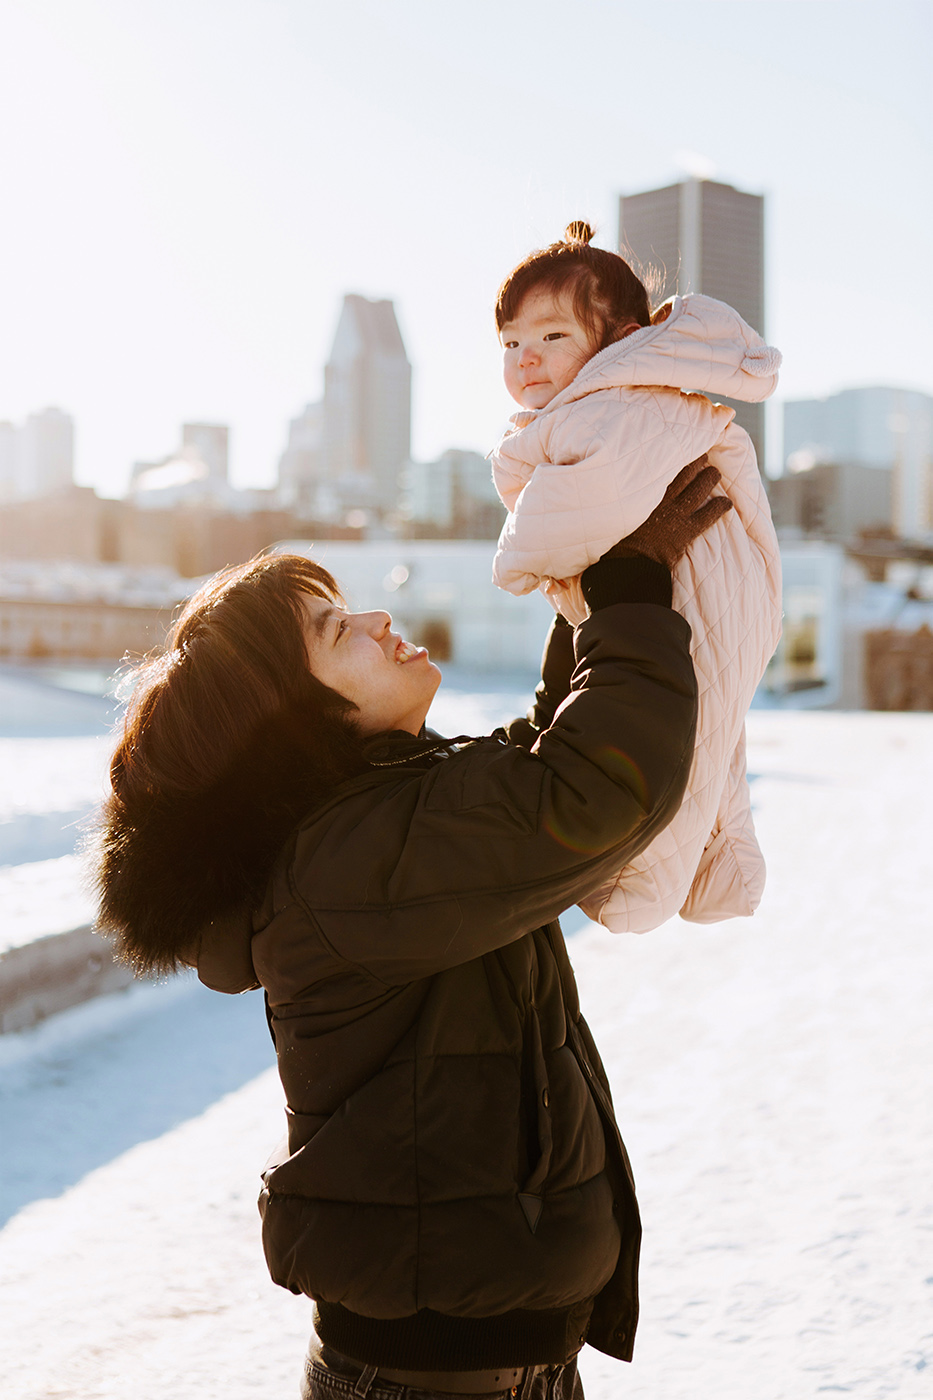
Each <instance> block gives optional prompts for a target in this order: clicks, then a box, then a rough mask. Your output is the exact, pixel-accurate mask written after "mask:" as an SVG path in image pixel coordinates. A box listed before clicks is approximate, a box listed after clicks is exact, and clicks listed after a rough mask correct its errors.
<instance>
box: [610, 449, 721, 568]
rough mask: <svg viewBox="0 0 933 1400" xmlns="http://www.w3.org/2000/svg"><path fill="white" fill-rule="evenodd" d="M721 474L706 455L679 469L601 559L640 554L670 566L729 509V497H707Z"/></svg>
mask: <svg viewBox="0 0 933 1400" xmlns="http://www.w3.org/2000/svg"><path fill="white" fill-rule="evenodd" d="M720 476H721V473H720V471H719V470H718V468H717V467H711V466H710V465H709V462H708V459H707V457H706V454H705V453H704V454H703V456H702V457H698V458H697V459H696V461H695V462H690V463H689V464H688V465H687V466H686V467H684V468H683V470H682V471H680V472H678V473H677V475H676V476H675V477H674V480H673V481H672V482H671V484H670V486H669V487H668V488H667V490H666V491H665V493H664V495H663V497H662V498H661V501H660V504H659V505H658V506H657V507H656V508H655V509H654V510H653V511H652V512H651V514H650V515H649V516H648V519H647V520H646V521H645V522H644V524H643V525H639V527H638V529H637V530H633V531H632V533H631V534H630V535H626V536H625V539H624V540H620V541H619V543H618V544H615V545H613V546H612V548H611V549H609V550H607V551H606V553H605V554H604V555H603V558H604V559H619V558H621V559H625V558H631V556H632V555H634V554H643V555H645V556H646V557H647V558H648V559H654V560H655V561H656V562H657V563H658V564H664V565H665V566H666V567H667V568H668V569H673V567H674V565H675V564H676V563H677V561H678V560H679V559H682V558H683V556H684V554H686V552H687V548H688V546H689V545H691V544H693V541H694V540H695V539H697V538H698V537H699V536H700V535H703V534H705V533H706V531H707V530H709V529H710V527H711V526H713V525H715V524H716V521H717V520H721V519H722V517H723V516H724V515H725V514H726V512H727V511H730V510H731V509H732V502H731V501H730V500H729V497H728V496H713V497H710V494H709V493H710V491H712V489H713V487H714V486H715V485H716V484H717V483H718V481H719V479H720Z"/></svg>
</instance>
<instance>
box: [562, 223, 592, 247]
mask: <svg viewBox="0 0 933 1400" xmlns="http://www.w3.org/2000/svg"><path fill="white" fill-rule="evenodd" d="M594 237H595V232H594V229H593V226H592V224H588V223H587V222H586V221H585V220H584V219H574V220H573V221H572V222H571V223H569V224H568V225H567V227H566V228H565V229H564V242H565V243H589V242H591V240H592V239H593V238H594Z"/></svg>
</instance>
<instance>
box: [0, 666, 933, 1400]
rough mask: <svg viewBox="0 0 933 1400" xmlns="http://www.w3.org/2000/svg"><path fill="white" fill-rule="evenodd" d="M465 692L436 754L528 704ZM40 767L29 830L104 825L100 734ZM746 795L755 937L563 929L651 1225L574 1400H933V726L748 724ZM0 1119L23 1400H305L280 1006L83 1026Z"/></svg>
mask: <svg viewBox="0 0 933 1400" xmlns="http://www.w3.org/2000/svg"><path fill="white" fill-rule="evenodd" d="M451 680H454V681H457V682H458V686H457V688H456V689H455V690H453V692H452V693H451V694H449V695H448V697H447V699H446V702H445V706H446V708H443V709H441V710H440V712H439V713H435V714H434V716H433V721H434V723H435V724H436V725H437V727H438V728H441V729H446V730H453V731H454V732H463V731H466V732H470V731H473V732H476V731H478V730H479V729H481V728H485V727H488V725H489V724H492V723H495V722H496V721H497V720H498V719H499V718H502V717H504V715H505V714H507V713H514V712H515V710H516V709H517V708H518V704H519V695H518V693H517V691H516V684H515V683H513V681H512V679H511V678H508V680H507V681H506V682H503V683H502V684H501V685H499V686H498V687H497V686H496V685H495V684H494V683H492V682H491V681H490V682H489V683H488V684H487V685H486V688H485V689H479V688H478V687H477V686H476V685H475V684H474V683H473V682H471V681H470V680H469V678H465V677H459V676H452V677H448V678H447V681H445V686H446V685H449V682H450V681H451ZM443 695H444V691H443V689H442V692H441V696H440V697H439V699H441V698H442V697H443ZM521 699H522V701H523V699H524V694H523V695H522V697H521ZM53 738H54V736H53ZM50 742H51V740H50ZM54 742H55V743H56V744H57V746H58V748H57V754H58V757H57V760H56V763H54V764H52V765H50V768H49V772H50V774H51V775H52V777H54V780H55V784H58V783H59V782H60V784H61V791H62V792H64V791H65V789H66V785H67V790H68V798H67V801H65V800H62V801H61V802H60V804H59V805H58V806H56V801H57V799H55V800H53V798H52V795H51V791H50V795H49V797H48V799H47V805H46V806H45V807H43V802H42V800H40V798H39V796H38V787H37V786H35V785H33V787H31V789H30V790H31V792H32V796H31V797H30V798H29V801H28V802H26V801H25V798H24V797H23V795H22V793H21V794H20V795H19V796H16V795H15V794H14V797H15V802H19V803H20V806H19V807H16V808H15V811H14V807H13V806H10V807H9V808H8V809H4V810H6V811H8V812H9V814H10V818H9V819H10V820H14V819H15V815H16V812H18V813H19V815H20V816H22V815H29V814H31V815H32V816H41V815H42V812H43V811H48V812H54V811H59V810H62V811H65V810H67V811H68V812H73V811H76V810H77V809H78V808H79V807H80V806H81V805H82V804H83V803H85V802H88V803H89V802H91V801H92V800H93V797H94V793H95V792H96V791H97V789H96V787H95V784H96V783H97V781H98V774H96V773H95V772H94V761H93V760H92V759H90V758H89V756H88V753H87V751H86V750H82V748H81V743H82V737H81V736H80V735H77V736H76V735H72V736H71V737H68V736H67V735H63V736H60V737H59V738H58V739H54ZM31 761H32V760H30V762H31ZM72 761H73V765H74V766H73V768H72V767H71V763H72ZM104 761H105V760H104V758H103V754H102V755H101V763H103V762H104ZM37 762H38V761H36V763H37ZM36 763H34V765H33V767H32V768H31V769H30V770H29V771H30V775H31V776H30V779H29V782H30V784H34V777H35V774H36V773H37V772H38V768H37V766H36ZM82 765H85V766H84V767H82ZM26 766H27V767H28V763H27V765H26ZM749 768H750V771H751V773H752V794H753V800H754V803H755V808H756V821H757V825H758V830H759V835H760V839H761V843H762V846H763V849H764V851H765V854H766V857H767V859H768V864H769V883H768V888H767V891H766V894H765V898H764V901H763V903H762V907H761V909H760V910H759V912H758V914H757V915H756V916H755V918H754V919H752V920H740V921H739V920H737V921H733V922H731V923H726V924H722V925H717V926H713V927H706V928H704V927H698V926H695V925H688V924H684V923H682V922H681V921H679V920H673V921H672V922H671V923H669V924H668V925H666V926H665V927H664V928H662V929H659V930H657V931H656V932H655V933H653V934H648V935H644V936H643V937H640V938H635V937H625V938H613V937H612V936H610V935H608V934H606V933H604V932H603V931H601V930H598V929H595V928H594V927H593V926H592V925H590V924H589V923H588V922H587V921H586V920H585V919H584V918H583V917H582V915H580V914H579V913H578V912H577V911H574V912H572V913H571V914H570V915H568V917H567V918H566V919H565V921H564V922H565V927H566V928H567V929H569V930H575V931H574V932H573V936H572V938H571V944H570V949H571V957H572V959H573V962H574V965H575V967H576V969H577V975H578V979H579V982H580V988H581V1000H582V1003H583V1006H584V1009H585V1010H586V1012H587V1015H588V1018H589V1020H590V1023H591V1025H592V1026H593V1029H594V1032H595V1035H596V1039H597V1042H598V1043H599V1045H600V1047H601V1049H602V1052H603V1056H604V1059H605V1061H606V1064H607V1068H608V1070H609V1074H610V1077H611V1080H612V1083H613V1087H614V1093H615V1099H616V1108H617V1112H618V1116H619V1121H620V1123H621V1124H622V1127H623V1134H624V1136H625V1139H626V1142H627V1144H628V1147H629V1150H630V1153H631V1155H632V1159H633V1162H634V1167H635V1172H636V1178H637V1180H638V1184H639V1196H640V1200H641V1205H642V1213H643V1217H644V1223H645V1240H644V1249H643V1268H642V1321H641V1324H640V1328H639V1334H638V1338H637V1342H636V1351H635V1361H634V1363H633V1364H632V1365H631V1366H626V1365H624V1364H623V1363H619V1362H614V1361H611V1360H610V1359H609V1358H607V1357H603V1356H601V1355H600V1354H599V1353H597V1352H595V1351H593V1350H592V1349H590V1348H586V1349H585V1350H584V1353H583V1356H582V1358H581V1370H582V1373H583V1376H584V1385H585V1388H586V1393H587V1396H588V1397H589V1400H615V1397H617V1396H622V1395H624V1396H626V1397H632V1400H649V1397H650V1400H808V1397H811V1396H813V1397H817V1396H824V1395H830V1394H846V1395H851V1396H855V1397H859V1396H861V1397H864V1400H881V1398H882V1397H888V1396H895V1397H898V1398H899V1400H920V1398H921V1397H923V1396H926V1395H928V1394H930V1390H931V1387H930V1381H929V1375H930V1371H929V1368H930V1366H931V1365H933V1308H931V1303H933V1185H931V1183H933V1173H931V1170H930V1162H931V1160H933V1111H931V1107H930V1096H929V1091H928V1083H927V1081H928V1079H929V1068H930V1066H931V1064H933V1017H931V1014H930V1006H931V981H933V978H931V961H933V956H931V950H930V939H929V931H930V917H929V914H928V911H927V902H928V897H929V874H930V856H929V852H930V849H931V846H933V839H931V838H933V818H931V816H930V807H929V801H928V788H929V780H930V775H931V774H933V715H892V714H884V715H878V714H855V715H847V714H817V713H793V714H786V713H778V712H771V711H755V712H754V713H753V714H752V715H751V716H750V719H749ZM23 771H24V772H25V769H24V770H23ZM82 784H85V786H82ZM26 854H27V855H29V854H30V852H29V851H28V850H27V851H26ZM58 859H59V860H61V859H68V857H67V856H60V857H58ZM34 863H35V864H42V865H45V864H46V863H47V862H46V861H45V860H44V859H43V860H39V859H37V860H36V861H35V862H34ZM55 863H57V862H55V861H53V862H52V864H55ZM13 869H14V872H15V870H16V869H17V867H14V868H13ZM7 874H8V875H10V876H11V878H12V874H11V872H10V871H8V872H7ZM44 887H45V886H44V885H43V884H41V883H37V884H36V885H35V889H36V898H37V902H38V903H41V899H40V897H39V896H40V894H41V891H42V890H43V888H44ZM52 917H53V915H51V914H50V920H51V919H52ZM0 1097H2V1100H3V1106H2V1115H3V1123H4V1133H3V1139H2V1147H0V1152H2V1161H0V1183H2V1185H0V1220H5V1221H6V1223H5V1225H4V1227H3V1229H2V1230H0V1315H2V1316H3V1319H4V1323H5V1327H4V1329H3V1339H2V1340H0V1374H2V1375H3V1377H4V1380H3V1386H2V1391H3V1395H4V1397H5V1400H51V1397H62V1400H64V1397H67V1400H111V1397H112V1398H113V1400H116V1398H117V1397H120V1398H121V1400H123V1397H126V1396H128V1395H132V1396H133V1397H134V1400H156V1397H159V1400H162V1397H165V1396H171V1397H173V1400H213V1397H217V1400H220V1397H223V1400H246V1397H254V1396H255V1397H257V1400H258V1397H270V1396H289V1395H297V1392H298V1382H299V1376H300V1371H301V1360H302V1355H303V1352H304V1349H305V1346H306V1343H307V1336H308V1331H309V1327H310V1304H309V1303H308V1301H307V1300H306V1299H302V1298H294V1297H292V1296H291V1295H290V1294H288V1293H286V1292H285V1291H284V1290H281V1289H277V1288H275V1287H274V1286H273V1285H272V1284H271V1282H270V1281H269V1279H268V1275H267V1273H266V1270H265V1266H264V1263H263V1259H262V1252H261V1246H260V1241H259V1217H258V1213H257V1211H256V1206H255V1197H256V1193H257V1189H258V1173H259V1171H260V1169H261V1167H262V1164H263V1161H264V1160H265V1158H266V1156H267V1154H268V1153H269V1152H270V1151H271V1149H272V1148H273V1147H274V1145H275V1143H276V1141H277V1139H278V1137H279V1136H280V1134H281V1132H282V1130H283V1126H284V1124H283V1114H282V1096H281V1091H280V1088H279V1085H278V1080H277V1077H276V1074H275V1071H274V1069H273V1068H272V1051H271V1044H270V1043H269V1041H268V1036H267V1032H266V1028H265V1022H264V1016H263V1009H262V1001H261V998H260V997H259V996H258V995H257V994H252V993H250V994H247V995H246V996H245V997H238V998H232V997H221V996H217V995H215V994H212V993H209V992H207V991H206V990H205V989H203V988H201V987H200V986H199V985H198V984H197V983H196V982H194V981H192V980H191V979H180V980H176V981H175V982H172V983H168V984H164V985H155V986H139V987H136V988H134V989H132V990H131V991H130V992H128V993H123V994H119V995H117V996H113V997H107V998H104V999H102V1000H101V1001H99V1002H96V1003H91V1004H89V1005H88V1006H84V1007H79V1008H76V1009H74V1010H73V1011H70V1012H66V1013H64V1014H63V1015H61V1016H59V1017H56V1018H55V1019H54V1020H52V1021H50V1022H47V1023H45V1024H44V1025H42V1026H39V1027H38V1028H36V1029H35V1030H33V1031H30V1032H24V1033H23V1034H21V1035H10V1036H6V1037H3V1038H2V1040H0Z"/></svg>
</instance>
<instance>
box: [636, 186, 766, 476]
mask: <svg viewBox="0 0 933 1400" xmlns="http://www.w3.org/2000/svg"><path fill="white" fill-rule="evenodd" d="M764 204H765V202H764V197H763V196H762V195H757V194H746V193H745V192H744V191H743V190H737V189H734V188H733V187H732V186H731V185H722V184H719V183H718V182H717V181H715V180H697V179H694V178H691V179H688V180H684V181H682V182H681V183H680V184H677V185H668V186H666V187H665V188H664V189H660V190H647V191H645V192H643V193H641V194H632V195H621V196H620V198H619V245H620V248H621V250H622V253H623V255H624V254H625V253H626V251H628V252H630V253H632V254H634V257H635V259H636V262H638V263H641V265H642V269H643V270H647V269H648V268H652V269H655V270H656V271H657V273H658V274H659V280H660V283H661V285H660V286H659V287H657V288H654V287H652V288H651V289H650V290H651V292H652V296H653V299H654V300H656V301H663V300H665V298H667V297H669V296H673V295H674V294H675V293H676V292H679V293H681V294H683V293H686V292H703V293H704V295H705V296H710V297H716V298H717V299H718V300H719V301H726V302H728V303H729V305H730V306H734V307H735V309H736V311H737V312H738V313H739V315H740V316H741V317H742V318H743V320H745V321H747V322H748V324H749V325H750V326H753V327H754V329H755V330H756V331H758V333H759V335H762V336H763V335H764V334H765V330H764V281H765V278H764V265H765V262H764ZM636 271H638V268H637V267H636ZM723 402H725V403H728V404H729V405H730V406H731V407H732V408H734V409H735V420H736V422H737V423H738V424H740V426H741V427H743V428H744V429H745V431H746V432H747V433H748V434H749V436H750V437H751V439H752V441H753V442H754V444H755V451H756V452H757V453H758V462H759V465H760V466H762V467H763V466H764V405H763V404H758V403H738V402H736V401H735V400H734V399H725V400H723Z"/></svg>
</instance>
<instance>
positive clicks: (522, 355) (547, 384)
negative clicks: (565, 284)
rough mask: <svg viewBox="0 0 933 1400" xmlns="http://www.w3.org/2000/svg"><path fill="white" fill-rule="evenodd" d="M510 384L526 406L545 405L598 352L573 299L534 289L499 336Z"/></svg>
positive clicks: (515, 397) (514, 397) (516, 400)
mask: <svg viewBox="0 0 933 1400" xmlns="http://www.w3.org/2000/svg"><path fill="white" fill-rule="evenodd" d="M499 339H500V341H501V342H502V350H503V366H502V372H503V376H504V378H505V387H506V388H507V389H508V391H509V393H510V394H511V395H512V398H513V399H514V400H515V402H516V403H518V404H521V406H522V408H544V406H545V404H549V403H550V402H551V399H553V398H554V397H555V395H557V394H559V393H560V391H561V390H562V389H566V387H567V385H568V384H569V383H570V382H571V381H572V380H573V379H575V378H576V376H577V372H578V370H579V369H580V368H581V367H582V366H583V365H585V364H586V362H587V360H589V359H590V358H591V357H592V356H593V355H595V353H596V346H595V345H594V344H593V343H592V342H591V340H590V336H589V334H588V332H587V331H586V329H585V328H584V327H583V326H581V324H580V322H579V321H578V320H577V319H576V317H575V316H574V314H573V310H572V306H571V302H570V299H569V297H555V296H554V295H553V293H551V292H530V293H529V294H528V296H527V297H526V298H525V300H524V301H523V302H522V304H521V306H520V307H519V308H518V314H517V316H516V317H515V319H514V321H508V322H507V323H506V324H505V325H504V326H503V327H502V330H501V332H500V334H499Z"/></svg>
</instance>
